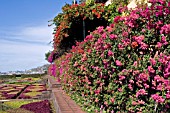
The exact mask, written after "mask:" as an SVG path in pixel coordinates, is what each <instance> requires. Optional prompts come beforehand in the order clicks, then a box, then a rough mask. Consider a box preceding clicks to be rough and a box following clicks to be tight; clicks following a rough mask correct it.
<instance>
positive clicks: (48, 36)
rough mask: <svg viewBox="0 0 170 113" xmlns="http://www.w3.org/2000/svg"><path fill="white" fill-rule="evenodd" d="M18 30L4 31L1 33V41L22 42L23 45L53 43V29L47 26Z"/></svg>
mask: <svg viewBox="0 0 170 113" xmlns="http://www.w3.org/2000/svg"><path fill="white" fill-rule="evenodd" d="M15 29H17V30H13V29H11V30H8V31H7V30H3V31H1V32H0V40H6V41H12V42H21V43H35V44H38V43H39V44H43V43H48V42H50V41H52V37H53V36H52V32H53V28H52V27H48V26H47V25H42V26H29V27H21V28H19V29H18V28H15Z"/></svg>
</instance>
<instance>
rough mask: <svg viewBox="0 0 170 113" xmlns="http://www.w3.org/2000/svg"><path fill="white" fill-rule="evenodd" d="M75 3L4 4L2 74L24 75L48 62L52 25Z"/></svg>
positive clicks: (32, 0)
mask: <svg viewBox="0 0 170 113" xmlns="http://www.w3.org/2000/svg"><path fill="white" fill-rule="evenodd" d="M71 2H72V0H0V72H7V71H17V70H18V71H24V70H28V69H31V68H35V67H37V66H42V65H44V64H47V63H48V62H47V61H46V60H45V53H46V52H48V51H49V50H52V44H50V42H51V41H52V39H53V35H52V32H53V28H54V26H52V27H48V24H50V23H49V22H48V21H49V20H51V19H53V18H54V17H55V16H56V15H57V14H58V13H60V12H61V8H62V6H64V5H65V4H66V3H71Z"/></svg>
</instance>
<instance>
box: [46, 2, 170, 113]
mask: <svg viewBox="0 0 170 113" xmlns="http://www.w3.org/2000/svg"><path fill="white" fill-rule="evenodd" d="M150 3H151V4H152V5H151V6H149V7H138V8H136V9H135V10H132V11H130V12H129V14H128V15H127V16H116V17H115V18H114V22H113V23H112V24H110V25H109V26H107V27H106V28H104V27H102V26H100V27H98V28H97V29H96V30H95V31H93V32H92V33H91V34H90V35H88V36H87V37H86V38H85V39H84V41H82V42H77V44H76V46H73V47H72V49H71V52H70V53H67V54H66V55H63V56H62V57H60V58H58V59H57V60H56V61H55V64H53V65H52V66H51V67H50V68H49V70H52V71H50V72H51V75H53V76H55V77H58V80H59V81H61V83H62V84H63V88H64V89H65V90H66V91H67V92H68V93H69V94H70V95H71V96H72V98H73V99H74V100H75V101H77V103H79V104H80V105H81V106H82V107H83V108H84V110H86V111H87V112H90V113H91V112H108V113H109V112H111V113H118V112H119V113H122V112H128V113H142V112H144V113H145V112H148V113H152V112H159V113H165V112H170V1H169V0H150ZM54 70H55V71H54Z"/></svg>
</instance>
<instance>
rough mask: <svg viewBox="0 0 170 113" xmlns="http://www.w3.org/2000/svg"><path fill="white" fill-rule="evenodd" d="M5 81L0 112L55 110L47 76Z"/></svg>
mask: <svg viewBox="0 0 170 113" xmlns="http://www.w3.org/2000/svg"><path fill="white" fill-rule="evenodd" d="M5 81H6V82H4V83H3V84H0V113H1V112H2V113H23V112H24V113H40V111H41V112H42V113H53V112H55V109H54V107H53V102H52V100H51V91H49V90H47V89H48V83H47V80H46V79H45V78H34V77H31V78H30V77H28V78H14V79H12V80H10V79H5Z"/></svg>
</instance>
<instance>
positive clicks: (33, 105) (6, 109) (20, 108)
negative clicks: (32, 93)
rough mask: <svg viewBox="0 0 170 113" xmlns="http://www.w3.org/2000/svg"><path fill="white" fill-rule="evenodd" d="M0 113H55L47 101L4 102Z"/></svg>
mask: <svg viewBox="0 0 170 113" xmlns="http://www.w3.org/2000/svg"><path fill="white" fill-rule="evenodd" d="M1 106H3V107H2V108H1V110H0V113H40V112H41V113H55V109H54V107H53V103H52V101H49V100H13V101H5V102H3V103H2V105H1Z"/></svg>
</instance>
